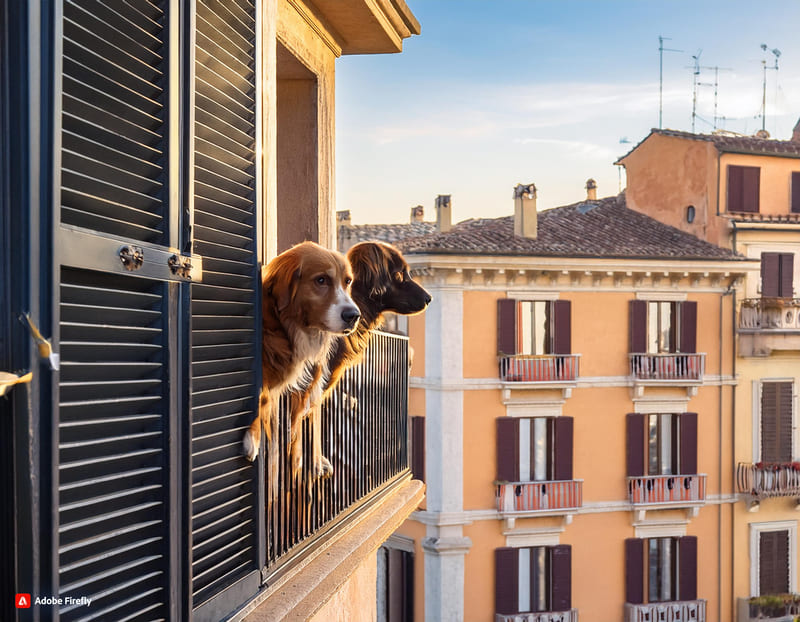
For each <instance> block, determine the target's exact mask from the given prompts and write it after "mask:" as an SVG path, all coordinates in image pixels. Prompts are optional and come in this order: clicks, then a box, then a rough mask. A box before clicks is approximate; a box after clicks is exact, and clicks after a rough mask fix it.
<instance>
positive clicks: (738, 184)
mask: <svg viewBox="0 0 800 622" xmlns="http://www.w3.org/2000/svg"><path fill="white" fill-rule="evenodd" d="M760 180H761V169H760V168H758V167H757V166H732V165H731V166H728V202H727V203H728V211H729V212H752V213H754V212H758V208H759V192H760V183H761V182H760Z"/></svg>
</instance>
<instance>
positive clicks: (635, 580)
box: [625, 538, 644, 605]
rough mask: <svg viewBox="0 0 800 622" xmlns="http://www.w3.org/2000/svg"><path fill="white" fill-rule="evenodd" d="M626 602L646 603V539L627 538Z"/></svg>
mask: <svg viewBox="0 0 800 622" xmlns="http://www.w3.org/2000/svg"><path fill="white" fill-rule="evenodd" d="M625 602H626V603H631V604H634V605H641V604H642V603H644V540H642V539H641V538H626V540H625Z"/></svg>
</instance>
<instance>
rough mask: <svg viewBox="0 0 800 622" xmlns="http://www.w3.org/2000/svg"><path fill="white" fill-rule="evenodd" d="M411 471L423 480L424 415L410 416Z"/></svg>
mask: <svg viewBox="0 0 800 622" xmlns="http://www.w3.org/2000/svg"><path fill="white" fill-rule="evenodd" d="M411 473H412V475H413V477H414V479H418V480H420V481H422V482H424V481H425V417H411Z"/></svg>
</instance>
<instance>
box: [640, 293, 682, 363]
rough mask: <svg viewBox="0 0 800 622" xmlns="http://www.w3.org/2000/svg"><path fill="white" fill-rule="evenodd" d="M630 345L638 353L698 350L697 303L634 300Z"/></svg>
mask: <svg viewBox="0 0 800 622" xmlns="http://www.w3.org/2000/svg"><path fill="white" fill-rule="evenodd" d="M628 325H629V329H630V331H629V347H630V352H631V353H635V354H645V353H646V354H659V353H670V352H672V353H675V352H681V353H684V354H692V353H695V352H696V351H697V303H696V302H695V301H691V300H687V301H685V302H657V301H645V300H631V301H630V305H629V324H628Z"/></svg>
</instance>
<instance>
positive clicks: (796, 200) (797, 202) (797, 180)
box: [791, 171, 800, 214]
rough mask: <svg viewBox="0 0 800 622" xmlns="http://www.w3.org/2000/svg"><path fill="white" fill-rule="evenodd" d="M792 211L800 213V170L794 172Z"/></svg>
mask: <svg viewBox="0 0 800 622" xmlns="http://www.w3.org/2000/svg"><path fill="white" fill-rule="evenodd" d="M791 211H792V213H793V214H798V213H800V172H797V171H794V172H792V200H791Z"/></svg>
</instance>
